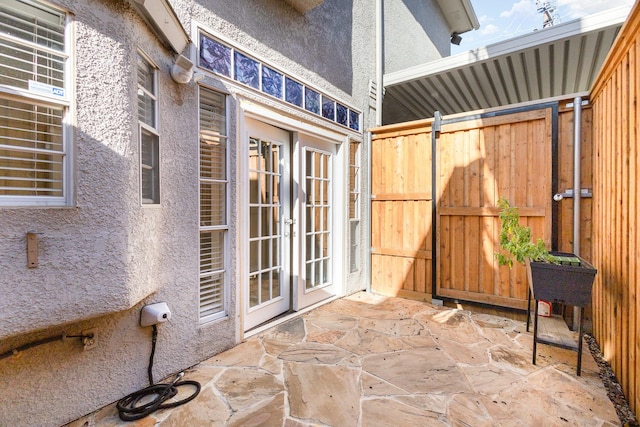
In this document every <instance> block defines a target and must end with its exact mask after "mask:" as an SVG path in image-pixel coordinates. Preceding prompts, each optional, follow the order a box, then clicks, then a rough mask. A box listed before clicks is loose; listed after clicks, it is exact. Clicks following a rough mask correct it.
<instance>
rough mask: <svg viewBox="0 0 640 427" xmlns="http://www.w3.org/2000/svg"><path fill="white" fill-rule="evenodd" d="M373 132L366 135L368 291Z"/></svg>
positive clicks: (368, 278)
mask: <svg viewBox="0 0 640 427" xmlns="http://www.w3.org/2000/svg"><path fill="white" fill-rule="evenodd" d="M371 140H372V138H371V132H367V136H366V142H367V165H368V167H367V188H368V191H367V218H369V221H367V227H366V235H365V248H366V251H365V253H366V254H367V255H366V256H367V258H366V261H365V275H366V277H365V283H366V286H367V287H366V291H367V292H371V275H372V273H371V230H372V227H371V218H372V216H373V215H372V214H371V153H372V151H373V150H372V149H371Z"/></svg>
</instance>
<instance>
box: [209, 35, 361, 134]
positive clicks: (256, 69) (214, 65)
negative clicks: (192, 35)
mask: <svg viewBox="0 0 640 427" xmlns="http://www.w3.org/2000/svg"><path fill="white" fill-rule="evenodd" d="M232 59H233V61H232ZM199 65H200V66H201V67H204V68H206V69H207V70H210V71H212V72H214V73H217V74H220V75H222V76H226V77H228V78H233V79H234V80H236V81H237V82H239V83H242V84H244V85H247V86H250V87H252V88H254V89H257V90H261V91H262V92H263V93H264V94H266V95H269V96H273V97H274V98H277V99H284V100H285V101H286V102H288V103H290V104H292V105H295V106H297V107H300V108H304V109H305V110H306V111H309V112H310V113H313V114H317V115H319V116H322V117H324V118H325V119H328V120H331V121H332V122H334V123H337V124H339V125H341V126H345V127H348V128H350V129H353V130H355V131H358V132H359V131H360V116H361V115H360V113H358V112H357V111H354V110H351V109H349V108H348V107H346V106H345V105H343V104H340V103H339V102H336V101H335V100H333V99H332V98H330V97H328V96H326V95H324V94H322V93H321V92H319V91H317V90H314V89H312V88H310V87H309V86H307V85H305V84H303V83H300V82H298V81H296V80H294V79H293V78H291V77H289V76H288V75H286V74H285V73H282V72H281V71H278V70H275V69H273V68H271V67H269V66H267V65H265V64H263V63H262V62H261V61H259V60H256V59H253V58H251V57H249V56H247V55H245V54H243V53H242V52H241V51H240V50H238V49H236V48H235V47H231V46H227V45H226V44H224V43H222V42H219V41H217V40H215V39H214V38H212V37H211V36H209V35H207V34H205V33H201V34H200V52H199ZM232 71H233V75H232Z"/></svg>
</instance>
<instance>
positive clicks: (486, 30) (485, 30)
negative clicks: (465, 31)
mask: <svg viewBox="0 0 640 427" xmlns="http://www.w3.org/2000/svg"><path fill="white" fill-rule="evenodd" d="M499 30H500V29H499V28H498V27H497V26H495V25H493V24H488V25H485V26H484V27H480V34H482V35H483V36H488V35H491V34H495V33H497V32H498V31H499Z"/></svg>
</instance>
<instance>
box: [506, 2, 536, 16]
mask: <svg viewBox="0 0 640 427" xmlns="http://www.w3.org/2000/svg"><path fill="white" fill-rule="evenodd" d="M535 13H536V5H535V2H534V1H533V0H520V1H519V2H518V3H514V4H513V5H512V6H511V9H509V10H505V11H503V12H501V13H500V17H501V18H511V17H513V18H517V17H519V16H523V15H524V16H531V15H535Z"/></svg>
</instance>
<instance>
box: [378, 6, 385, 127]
mask: <svg viewBox="0 0 640 427" xmlns="http://www.w3.org/2000/svg"><path fill="white" fill-rule="evenodd" d="M383 8H384V1H383V0H376V126H382V97H383V94H384V90H383V88H384V81H383V75H384V74H383V73H384V9H383Z"/></svg>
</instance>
